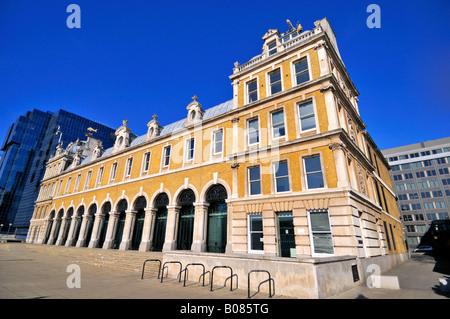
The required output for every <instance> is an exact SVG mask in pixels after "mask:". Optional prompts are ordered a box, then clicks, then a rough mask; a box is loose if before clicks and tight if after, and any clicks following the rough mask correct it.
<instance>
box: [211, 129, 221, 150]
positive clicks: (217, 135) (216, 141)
mask: <svg viewBox="0 0 450 319" xmlns="http://www.w3.org/2000/svg"><path fill="white" fill-rule="evenodd" d="M213 140H214V154H219V153H222V150H223V131H222V130H218V131H215V132H214V134H213Z"/></svg>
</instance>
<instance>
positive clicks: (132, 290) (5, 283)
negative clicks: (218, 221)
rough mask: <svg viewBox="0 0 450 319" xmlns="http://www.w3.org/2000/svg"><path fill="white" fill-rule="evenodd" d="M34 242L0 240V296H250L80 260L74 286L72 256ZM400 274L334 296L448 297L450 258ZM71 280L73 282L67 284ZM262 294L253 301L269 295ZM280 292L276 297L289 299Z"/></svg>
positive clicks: (406, 267)
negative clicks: (382, 284) (386, 283)
mask: <svg viewBox="0 0 450 319" xmlns="http://www.w3.org/2000/svg"><path fill="white" fill-rule="evenodd" d="M32 247H33V245H29V244H21V243H3V244H0V299H247V290H246V287H239V288H240V289H237V290H234V291H231V292H230V291H229V288H219V287H214V291H212V292H211V291H209V286H206V287H202V286H201V285H200V284H199V283H195V282H189V283H188V284H187V287H183V283H179V282H178V281H177V280H175V279H164V282H163V283H160V280H159V279H157V278H156V276H147V275H146V276H145V277H144V279H143V280H141V279H140V278H141V273H140V272H136V271H119V270H115V269H111V268H108V267H97V266H92V265H89V264H79V265H78V266H79V267H80V268H79V270H80V277H79V278H80V286H81V287H80V288H76V287H75V288H69V286H70V285H71V284H73V283H75V282H76V281H74V280H72V279H73V278H74V277H73V275H74V274H75V272H73V270H72V271H70V269H69V272H68V266H69V265H72V264H74V263H76V260H73V259H71V258H69V257H64V256H55V255H49V254H43V253H40V252H39V250H36V249H32ZM382 275H383V276H397V277H398V282H399V285H400V289H381V288H369V287H367V285H366V284H361V285H360V286H358V287H356V288H353V289H351V290H348V291H346V292H343V293H341V294H339V295H336V296H333V297H331V298H329V299H411V298H412V299H449V297H450V295H449V294H444V293H442V292H441V291H440V287H439V278H450V262H449V261H442V260H435V259H434V258H433V257H431V256H427V255H425V254H423V253H416V254H413V255H412V258H411V259H410V260H408V261H406V262H405V263H403V264H401V265H399V266H397V267H395V268H393V269H391V270H390V271H388V272H386V273H384V274H382ZM68 282H69V286H68ZM267 297H268V296H267V294H263V293H261V294H258V295H256V296H255V297H253V298H252V300H254V299H264V298H267ZM284 298H286V297H284V296H275V299H284Z"/></svg>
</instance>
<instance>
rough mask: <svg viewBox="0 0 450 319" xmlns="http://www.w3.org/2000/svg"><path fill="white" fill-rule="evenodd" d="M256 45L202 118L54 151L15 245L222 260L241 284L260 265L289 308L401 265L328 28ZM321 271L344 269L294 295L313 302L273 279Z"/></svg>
mask: <svg viewBox="0 0 450 319" xmlns="http://www.w3.org/2000/svg"><path fill="white" fill-rule="evenodd" d="M262 39H263V50H262V53H261V54H260V55H258V56H256V57H254V58H253V59H251V60H250V61H248V62H247V63H244V64H239V63H238V62H236V63H235V66H234V69H233V74H232V75H230V79H231V82H232V87H233V96H232V99H230V100H229V101H226V102H224V103H222V104H220V105H217V106H214V107H209V108H205V109H204V108H203V106H202V105H201V104H200V101H199V99H198V98H197V97H196V96H194V97H193V98H192V102H191V103H189V104H188V105H187V107H186V109H187V112H186V118H184V119H181V120H178V121H176V122H173V123H171V124H168V125H164V126H162V125H161V124H160V123H159V122H158V121H157V116H156V115H155V116H153V119H152V120H150V121H149V123H148V131H147V134H145V135H142V136H135V135H134V134H132V133H131V130H130V128H129V127H128V126H127V125H128V123H127V121H126V120H124V122H123V125H122V126H120V127H119V128H118V129H117V131H116V143H115V145H114V146H113V147H112V148H110V149H106V150H104V149H103V148H102V146H101V142H100V141H98V140H96V139H95V138H94V136H95V133H93V134H91V133H89V134H87V135H88V136H87V140H86V141H76V142H74V143H73V144H71V145H68V146H67V147H66V148H64V149H63V148H62V147H61V146H58V150H57V153H56V155H55V156H54V157H52V158H51V159H50V160H49V161H48V163H47V172H46V174H45V177H44V179H43V180H42V183H41V191H40V195H39V197H38V200H37V201H36V206H35V211H34V215H33V218H32V220H31V226H30V230H29V234H28V237H27V241H28V242H30V243H37V244H48V245H65V246H78V247H89V248H103V249H122V250H128V249H139V250H141V251H163V252H164V254H165V258H167V259H168V260H169V259H173V258H178V259H183V260H184V261H186V262H188V261H192V260H196V261H198V260H202V261H204V262H205V263H208V262H209V263H210V264H211V265H213V264H214V262H217V258H222V259H221V260H222V261H223V262H228V263H231V264H233V263H234V264H235V267H236V268H237V269H240V270H241V271H242V273H246V272H245V271H248V269H250V268H251V266H250V265H253V264H254V263H256V262H258V261H267V263H266V266H267V267H275V268H274V270H273V271H274V272H275V273H277V272H278V273H280V275H279V276H280V278H279V285H280V287H285V288H284V289H285V292H286V293H287V294H292V295H295V296H300V297H304V296H306V297H321V296H326V295H330V294H332V293H334V292H336V291H338V290H339V289H344V288H343V287H346V288H348V287H351V286H352V285H354V284H358V280H359V279H358V280H355V271H356V272H357V273H358V275H357V276H356V277H362V278H363V279H364V278H365V277H367V275H368V274H367V271H366V269H365V268H366V266H367V265H369V264H372V263H377V264H379V265H385V266H382V268H383V267H384V268H383V269H385V268H386V267H387V268H389V267H392V266H393V265H395V264H396V263H398V262H401V261H402V260H403V259H404V256H405V252H406V248H405V244H404V240H405V238H404V234H403V230H402V226H401V223H400V220H399V212H398V209H397V205H396V202H395V195H394V192H393V190H392V184H391V181H390V176H389V165H388V163H387V162H386V161H385V159H384V157H383V155H382V154H381V152H380V151H379V149H378V148H377V146H376V144H375V143H374V141H373V140H372V139H371V137H370V135H369V134H368V132H367V130H366V125H365V124H364V122H363V120H362V119H361V117H360V115H359V110H358V98H357V97H358V95H359V93H358V91H357V89H356V88H355V85H354V84H353V82H352V80H351V78H350V76H349V75H348V73H347V71H346V69H345V66H344V64H343V62H342V59H341V57H340V54H339V50H338V47H337V43H336V38H335V35H334V32H333V30H332V29H331V26H330V25H329V23H328V20H327V19H322V20H320V21H317V22H315V25H314V28H313V29H312V30H309V31H303V30H302V28H301V26H300V25H299V26H298V27H297V29H293V28H291V29H290V30H289V31H288V32H286V33H285V34H280V32H279V31H278V30H269V31H268V32H267V33H266V34H265V35H264V36H263V37H262ZM180 107H185V106H180ZM235 257H239V258H235ZM233 258H234V259H233ZM244 260H247V261H248V262H244ZM320 260H321V261H320ZM386 260H389V262H388V263H386V262H385V261H386ZM325 262H327V263H328V264H327V265H328V266H329V267H331V268H330V269H333V271H336V269H335V268H333V267H336V265H338V264H341V265H345V266H342V267H343V268H345V270H342V271H341V272H340V273H342V276H341V277H342V278H341V279H339V280H338V279H336V278H334V279H333V280H334V281H333V283H329V282H330V281H331V280H329V282H328V283H316V285H318V286H317V287H311V286H310V285H306V286H308V287H310V288H311V291H315V293H311V292H310V291H307V290H305V289H306V288H305V289H304V288H301V289H300V288H298V287H299V286H300V285H304V283H305V280H306V279H305V278H303V277H302V276H300V277H299V279H298V280H299V282H298V283H297V284H295V285H294V286H295V287H297V288H293V287H294V286H293V285H292V282H290V281H291V279H289V280H288V279H286V278H285V277H286V276H284V277H283V273H284V274H286V273H289V272H290V271H292V272H293V273H294V277H298V276H299V275H298V274H299V273H301V272H302V271H303V272H304V273H309V274H311V273H312V272H311V269H312V268H313V267H317V265H319V264H322V263H325ZM283 263H285V264H288V265H289V266H288V267H294V268H295V267H303V268H301V269H302V270H301V271H300V270H298V269H297V270H292V269H290V268H289V269H285V268H283V267H287V266H283V265H284V264H283ZM386 265H387V266H386ZM249 267H250V268H249ZM280 267H281V268H280ZM305 267H306V268H305ZM355 267H356V268H355ZM294 268H293V269H294ZM306 269H309V270H306ZM315 273H316V274H315V276H319V275H318V272H317V271H316V272H315ZM349 274H353V277H352V278H353V280H352V279H351V278H350V277H349V276H350V275H349ZM327 276H328V275H324V278H326V277H327ZM241 277H242V276H241ZM243 277H245V275H244V276H243ZM335 277H339V276H335ZM302 278H303V279H302ZM349 278H350V279H349ZM306 281H308V280H306ZM309 281H310V280H309ZM321 285H323V286H321ZM312 288H314V289H312ZM281 289H283V288H281ZM302 289H303V290H302Z"/></svg>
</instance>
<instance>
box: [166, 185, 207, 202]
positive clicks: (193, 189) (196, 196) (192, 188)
mask: <svg viewBox="0 0 450 319" xmlns="http://www.w3.org/2000/svg"><path fill="white" fill-rule="evenodd" d="M187 189H190V190H191V191H193V192H194V195H195V199H196V200H197V199H198V198H200V197H199V195H198V191H197V188H195V186H194V185H192V184H187V185H183V186H181V187H180V188H178V189H177V191H176V192H175V194H174V195H173V198H172V205H177V204H178V197H179V196H180V194H181V193H182V192H183V191H184V190H187Z"/></svg>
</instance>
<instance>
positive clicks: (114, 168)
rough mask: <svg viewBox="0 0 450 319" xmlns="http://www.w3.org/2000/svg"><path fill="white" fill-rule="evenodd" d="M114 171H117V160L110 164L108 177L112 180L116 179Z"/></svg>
mask: <svg viewBox="0 0 450 319" xmlns="http://www.w3.org/2000/svg"><path fill="white" fill-rule="evenodd" d="M116 173H117V162H115V163H112V165H111V175H110V177H109V180H110V181H114V180H115V179H116Z"/></svg>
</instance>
